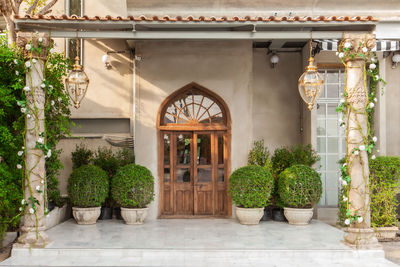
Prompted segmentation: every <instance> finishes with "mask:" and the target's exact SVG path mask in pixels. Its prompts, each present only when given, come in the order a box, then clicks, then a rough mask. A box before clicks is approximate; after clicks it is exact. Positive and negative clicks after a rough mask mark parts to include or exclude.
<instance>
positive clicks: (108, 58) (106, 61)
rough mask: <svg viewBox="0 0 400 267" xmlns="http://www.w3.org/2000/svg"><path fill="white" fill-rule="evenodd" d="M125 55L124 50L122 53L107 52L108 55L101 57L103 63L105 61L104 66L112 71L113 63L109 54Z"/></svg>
mask: <svg viewBox="0 0 400 267" xmlns="http://www.w3.org/2000/svg"><path fill="white" fill-rule="evenodd" d="M123 53H125V51H124V50H122V51H107V53H106V54H104V55H103V56H102V57H101V61H103V64H104V66H105V67H106V68H107V69H111V68H112V66H111V61H110V56H109V54H123Z"/></svg>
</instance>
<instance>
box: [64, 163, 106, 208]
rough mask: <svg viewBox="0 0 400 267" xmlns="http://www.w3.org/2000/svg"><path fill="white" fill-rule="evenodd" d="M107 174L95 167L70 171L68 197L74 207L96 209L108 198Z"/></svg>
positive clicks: (87, 166)
mask: <svg viewBox="0 0 400 267" xmlns="http://www.w3.org/2000/svg"><path fill="white" fill-rule="evenodd" d="M108 191H109V185H108V177H107V173H106V172H105V171H103V170H102V169H100V168H99V167H97V166H93V165H83V166H81V167H79V168H78V169H75V170H73V171H72V173H71V176H70V177H69V180H68V195H69V198H70V200H71V203H72V205H73V206H75V207H80V208H88V207H98V206H101V204H102V203H103V202H104V200H105V199H106V197H107V196H108Z"/></svg>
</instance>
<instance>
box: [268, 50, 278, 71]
mask: <svg viewBox="0 0 400 267" xmlns="http://www.w3.org/2000/svg"><path fill="white" fill-rule="evenodd" d="M269 61H270V62H271V68H275V66H276V64H278V62H279V57H278V55H277V54H275V53H273V54H272V56H271V57H270V58H269Z"/></svg>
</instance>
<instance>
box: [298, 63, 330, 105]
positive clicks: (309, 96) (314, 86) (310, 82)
mask: <svg viewBox="0 0 400 267" xmlns="http://www.w3.org/2000/svg"><path fill="white" fill-rule="evenodd" d="M308 62H309V63H308V66H307V67H306V71H305V72H304V73H303V74H302V75H301V76H300V78H299V82H298V89H299V93H300V96H301V98H302V99H303V100H304V102H306V103H307V105H308V109H309V110H310V111H311V110H312V109H313V107H314V103H315V101H316V100H317V99H318V97H319V95H320V94H321V92H322V90H323V87H324V80H323V79H322V77H321V75H320V74H319V73H318V69H317V66H315V64H314V58H312V57H310V58H309V59H308Z"/></svg>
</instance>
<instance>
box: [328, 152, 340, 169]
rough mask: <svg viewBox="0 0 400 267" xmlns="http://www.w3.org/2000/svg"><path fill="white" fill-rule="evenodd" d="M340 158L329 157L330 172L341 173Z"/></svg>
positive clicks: (336, 156) (335, 156)
mask: <svg viewBox="0 0 400 267" xmlns="http://www.w3.org/2000/svg"><path fill="white" fill-rule="evenodd" d="M338 161H339V156H338V155H327V163H328V165H327V170H328V171H339V163H338Z"/></svg>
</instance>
